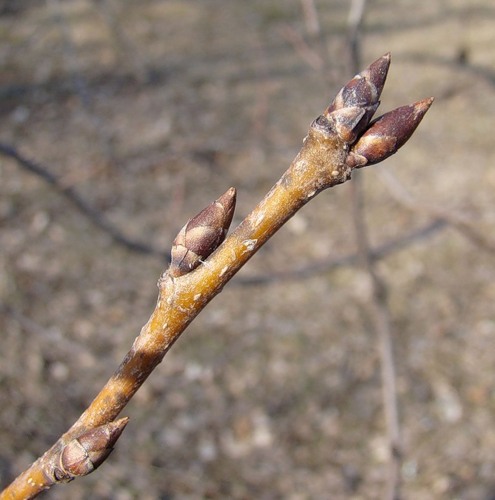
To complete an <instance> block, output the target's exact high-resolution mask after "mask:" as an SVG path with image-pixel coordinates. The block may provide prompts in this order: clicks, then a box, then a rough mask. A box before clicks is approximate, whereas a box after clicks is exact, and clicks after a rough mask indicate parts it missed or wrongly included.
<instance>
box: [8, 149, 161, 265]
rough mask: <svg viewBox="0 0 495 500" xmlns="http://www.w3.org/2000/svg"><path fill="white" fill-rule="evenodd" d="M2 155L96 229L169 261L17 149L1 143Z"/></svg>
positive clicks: (132, 246)
mask: <svg viewBox="0 0 495 500" xmlns="http://www.w3.org/2000/svg"><path fill="white" fill-rule="evenodd" d="M0 154H3V155H4V156H8V157H9V158H12V159H14V160H16V161H17V163H18V164H19V165H20V166H21V167H23V168H24V169H26V170H27V171H29V172H31V173H33V174H35V175H37V176H38V177H40V178H41V179H42V180H44V181H45V182H46V183H48V184H50V186H52V187H53V188H55V189H56V190H57V191H58V192H59V193H60V194H62V195H63V196H65V198H66V199H67V200H68V201H69V202H70V203H72V204H73V205H74V206H75V207H76V208H77V209H78V210H79V211H80V212H81V213H82V214H83V215H85V216H86V217H87V218H88V219H89V220H90V221H91V222H92V223H93V224H94V225H95V226H96V227H98V228H100V229H102V230H103V231H104V232H106V233H108V234H109V235H110V236H111V238H112V239H113V240H114V241H115V242H117V243H119V244H121V245H124V246H125V247H127V248H129V249H130V250H133V251H134V252H139V253H143V254H149V255H158V256H160V257H161V258H162V259H166V260H167V256H166V255H165V254H164V253H163V252H162V251H161V250H159V249H157V248H154V247H152V246H150V245H148V244H147V243H144V242H142V241H138V240H134V239H132V238H129V237H128V236H126V235H125V234H123V233H122V232H121V231H120V229H118V228H117V227H116V226H115V225H114V224H112V223H111V222H110V221H109V220H108V219H107V218H106V217H105V216H104V214H102V213H101V212H100V211H99V210H97V209H96V208H95V207H93V206H92V205H90V204H89V203H88V202H87V201H86V200H85V199H84V198H83V197H82V196H81V195H80V194H79V193H78V192H77V191H76V190H75V189H74V188H73V187H71V186H66V185H64V183H63V182H62V181H61V180H60V179H59V178H58V177H57V176H56V175H55V174H52V173H51V172H50V171H49V170H48V169H47V168H46V167H45V166H43V165H41V164H40V163H38V162H36V161H33V160H30V159H28V158H26V157H25V156H23V155H22V154H21V153H19V151H17V149H16V148H15V147H13V146H10V145H9V144H5V143H1V142H0Z"/></svg>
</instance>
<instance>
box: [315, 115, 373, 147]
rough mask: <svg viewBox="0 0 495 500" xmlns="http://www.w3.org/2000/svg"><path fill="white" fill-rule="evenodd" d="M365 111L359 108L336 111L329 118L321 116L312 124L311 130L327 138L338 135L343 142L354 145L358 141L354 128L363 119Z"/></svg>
mask: <svg viewBox="0 0 495 500" xmlns="http://www.w3.org/2000/svg"><path fill="white" fill-rule="evenodd" d="M363 114H364V110H363V109H362V108H359V107H357V106H354V107H350V108H342V109H338V110H336V111H334V112H333V113H332V114H331V115H328V117H325V116H324V115H320V116H319V117H318V118H316V120H314V121H313V123H312V124H311V128H312V129H313V130H316V131H318V132H320V133H321V134H323V135H325V136H331V135H338V136H339V137H340V138H341V139H342V140H343V141H345V142H347V143H352V142H354V141H355V140H356V133H355V132H354V128H355V127H356V124H357V123H359V121H360V120H361V118H362V117H363Z"/></svg>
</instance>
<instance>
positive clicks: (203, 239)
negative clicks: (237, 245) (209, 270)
mask: <svg viewBox="0 0 495 500" xmlns="http://www.w3.org/2000/svg"><path fill="white" fill-rule="evenodd" d="M235 201H236V191H235V189H234V188H230V189H229V190H228V191H227V192H226V193H225V194H223V195H222V196H220V198H218V200H216V201H214V202H213V203H212V204H211V205H208V206H207V207H206V208H205V209H203V210H202V211H201V212H200V213H199V214H198V215H196V216H195V217H193V218H192V219H191V220H190V221H189V222H188V223H187V224H186V225H185V226H184V227H183V228H182V229H181V230H180V232H179V234H178V235H177V237H176V238H175V240H174V243H173V246H172V258H171V264H170V268H169V274H170V275H171V276H173V277H178V276H182V275H183V274H187V273H188V272H190V271H192V270H193V269H195V268H196V267H198V266H199V264H200V263H201V261H202V260H204V259H206V258H207V257H208V256H209V255H210V254H212V253H213V252H214V251H215V250H216V248H217V247H218V246H219V245H220V243H222V241H223V240H224V239H225V236H226V235H227V231H228V230H229V226H230V224H231V222H232V217H233V216H234V209H235Z"/></svg>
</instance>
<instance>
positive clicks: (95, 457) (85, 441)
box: [57, 417, 129, 479]
mask: <svg viewBox="0 0 495 500" xmlns="http://www.w3.org/2000/svg"><path fill="white" fill-rule="evenodd" d="M128 421H129V419H128V418H127V417H125V418H120V419H119V420H116V421H115V422H109V423H108V424H105V425H100V426H99V427H95V428H94V429H90V430H88V431H86V432H84V433H83V434H81V435H80V436H79V437H77V438H75V439H72V440H71V441H69V442H68V443H67V444H66V445H65V447H64V449H63V450H62V453H61V455H60V468H61V470H62V473H63V474H57V476H59V477H64V478H65V479H70V478H72V477H74V476H86V475H87V474H89V473H90V472H93V471H94V470H95V469H96V468H97V467H99V466H100V465H101V464H102V463H103V462H104V461H105V459H106V458H107V457H108V455H110V453H111V452H112V450H113V447H114V445H115V443H116V442H117V439H119V437H120V435H121V434H122V431H123V430H124V428H125V426H126V425H127V422H128Z"/></svg>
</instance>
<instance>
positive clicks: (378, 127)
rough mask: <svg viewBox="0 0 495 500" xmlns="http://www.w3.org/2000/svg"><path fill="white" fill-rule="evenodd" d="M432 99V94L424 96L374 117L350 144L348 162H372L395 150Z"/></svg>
mask: <svg viewBox="0 0 495 500" xmlns="http://www.w3.org/2000/svg"><path fill="white" fill-rule="evenodd" d="M432 102H433V97H430V98H428V99H423V100H422V101H418V102H416V103H414V104H410V105H408V106H402V107H400V108H397V109H394V110H393V111H390V112H389V113H385V114H384V115H383V116H380V117H379V118H377V119H376V120H375V121H374V122H372V123H371V125H370V127H369V128H368V130H366V132H365V133H364V134H363V135H362V136H361V137H360V139H359V140H358V141H357V143H356V144H355V145H354V146H353V147H352V150H351V152H350V153H349V156H348V157H347V161H346V163H347V165H349V166H350V167H352V168H360V167H364V166H365V165H373V164H375V163H379V162H381V161H383V160H384V159H385V158H388V157H389V156H391V155H393V154H394V153H396V152H397V151H398V149H399V148H400V147H401V146H403V145H404V144H405V143H406V142H407V141H408V139H409V138H410V137H411V135H412V134H413V132H414V131H415V130H416V127H417V126H418V125H419V124H420V122H421V120H422V119H423V116H424V115H425V113H426V112H427V111H428V109H429V108H430V106H431V103H432Z"/></svg>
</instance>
